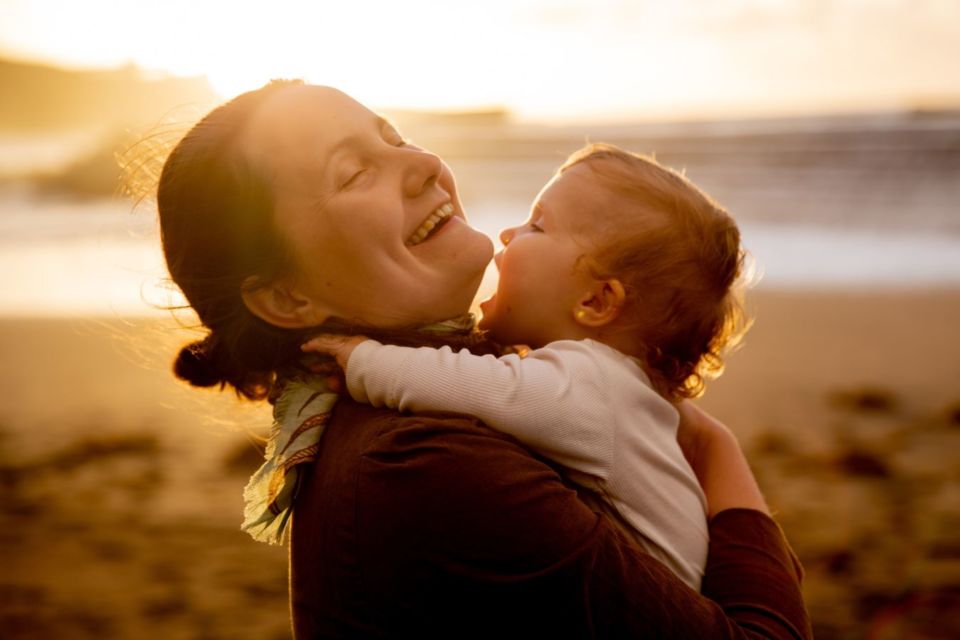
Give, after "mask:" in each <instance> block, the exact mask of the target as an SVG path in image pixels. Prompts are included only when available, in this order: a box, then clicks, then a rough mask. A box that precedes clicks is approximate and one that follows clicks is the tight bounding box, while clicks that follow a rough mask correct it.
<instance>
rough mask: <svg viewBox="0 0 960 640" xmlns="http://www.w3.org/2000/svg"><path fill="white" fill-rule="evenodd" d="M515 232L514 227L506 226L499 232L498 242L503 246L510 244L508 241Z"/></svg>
mask: <svg viewBox="0 0 960 640" xmlns="http://www.w3.org/2000/svg"><path fill="white" fill-rule="evenodd" d="M516 233H517V228H516V227H507V228H506V229H504V230H503V231H501V232H500V242H502V243H503V246H507V245H508V244H510V241H511V240H513V236H514V235H515V234H516Z"/></svg>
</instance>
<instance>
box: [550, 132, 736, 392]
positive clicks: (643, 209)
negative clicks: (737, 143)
mask: <svg viewBox="0 0 960 640" xmlns="http://www.w3.org/2000/svg"><path fill="white" fill-rule="evenodd" d="M579 164H585V165H586V166H587V167H589V168H590V170H591V171H592V172H593V174H594V176H595V177H596V179H597V180H598V181H599V183H600V184H601V185H602V186H603V187H604V188H606V189H609V190H610V192H611V193H613V194H614V195H615V196H617V199H618V201H619V202H621V203H622V205H621V206H618V207H617V210H616V211H608V212H603V213H604V214H605V215H603V216H602V219H603V220H604V221H606V222H605V223H604V226H603V228H601V229H599V230H598V231H599V233H598V236H599V238H600V246H597V247H595V250H593V251H591V252H590V255H589V256H586V257H585V258H586V259H585V263H586V266H587V268H589V269H591V270H592V271H593V275H594V276H596V277H598V278H611V277H613V278H617V279H618V280H620V281H621V282H622V283H623V285H624V288H625V289H626V293H627V305H628V307H627V309H626V310H627V312H628V313H630V314H631V317H632V319H633V321H634V322H635V330H636V331H638V332H639V337H640V342H641V344H643V345H644V347H643V353H641V354H639V355H640V357H641V360H642V361H643V362H644V363H645V365H646V370H647V374H648V375H649V376H650V379H651V382H652V384H653V386H654V388H655V389H656V390H657V391H658V392H659V393H660V394H661V395H663V396H664V397H666V398H669V399H671V400H680V399H683V398H694V397H697V396H699V395H701V394H702V393H703V391H704V383H705V379H707V378H715V377H717V376H719V375H720V374H721V373H722V372H723V356H724V354H725V353H727V352H728V351H729V350H730V349H731V348H732V347H734V346H735V345H736V344H737V343H738V342H739V341H740V339H741V338H742V336H743V334H744V333H745V332H746V330H747V329H748V328H749V325H750V321H749V319H748V318H747V315H746V313H745V312H744V308H743V304H742V293H743V282H742V280H743V275H744V273H743V272H744V262H745V259H746V254H745V252H744V251H743V249H742V248H741V246H740V231H739V229H737V225H736V223H735V222H734V220H733V218H732V217H731V216H730V215H729V214H728V213H727V212H726V211H725V210H724V209H723V208H722V207H721V206H720V205H718V204H717V203H716V202H714V201H713V200H712V199H711V198H710V197H709V196H707V195H706V194H705V193H703V192H702V191H700V189H698V188H697V187H696V186H694V185H693V184H692V183H691V182H690V181H689V180H687V179H686V178H685V177H684V176H682V175H680V174H679V173H677V172H676V171H673V170H671V169H669V168H667V167H664V166H662V165H660V164H659V163H657V162H656V161H655V160H654V159H652V158H648V157H645V156H641V155H637V154H634V153H630V152H628V151H624V150H623V149H620V148H618V147H615V146H613V145H607V144H591V145H588V146H586V147H584V148H582V149H580V150H579V151H576V152H574V153H573V154H572V155H571V156H570V157H569V158H568V159H567V160H566V162H564V164H563V165H562V166H561V167H560V169H559V173H563V172H564V171H566V170H567V169H569V168H571V167H573V166H575V165H579Z"/></svg>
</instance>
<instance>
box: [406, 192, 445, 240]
mask: <svg viewBox="0 0 960 640" xmlns="http://www.w3.org/2000/svg"><path fill="white" fill-rule="evenodd" d="M452 215H453V204H452V203H450V202H448V203H446V204H444V205H441V206H440V207H439V208H437V210H436V211H434V212H433V213H431V214H430V215H429V216H427V219H426V220H424V221H423V222H421V223H420V226H419V227H417V230H416V231H414V232H413V234H412V235H411V236H410V237H409V238H407V242H406V245H407V246H408V247H412V246H415V245H418V244H420V243H421V242H423V241H424V240H426V239H427V238H429V237H430V236H432V235H433V234H435V233H436V232H437V231H438V230H439V229H440V227H442V226H443V225H444V224H445V223H446V222H447V220H449V219H450V217H451V216H452Z"/></svg>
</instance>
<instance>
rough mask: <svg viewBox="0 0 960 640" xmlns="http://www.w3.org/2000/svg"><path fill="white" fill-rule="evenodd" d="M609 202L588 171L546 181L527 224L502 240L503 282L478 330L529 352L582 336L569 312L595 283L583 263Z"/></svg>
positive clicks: (577, 168) (484, 306) (578, 168)
mask: <svg viewBox="0 0 960 640" xmlns="http://www.w3.org/2000/svg"><path fill="white" fill-rule="evenodd" d="M608 201H611V196H610V195H609V194H608V193H607V192H606V191H605V190H604V189H603V188H602V187H601V186H600V185H599V184H598V183H597V180H596V179H595V178H594V176H593V174H592V172H591V170H590V168H589V167H587V166H586V165H585V164H578V165H574V166H572V167H570V168H569V169H567V170H566V171H564V172H563V173H562V174H560V175H558V176H555V177H554V178H553V179H552V180H551V181H550V182H548V183H547V185H546V186H545V187H544V188H543V190H542V191H541V192H540V194H539V195H538V196H537V199H536V200H535V201H534V203H533V207H532V208H531V210H530V217H529V218H528V219H527V221H526V222H524V223H523V224H522V225H520V226H517V227H510V228H508V229H504V230H503V231H502V232H501V233H500V240H501V241H502V242H503V244H504V245H505V246H504V249H503V250H502V251H500V252H499V253H497V254H496V255H495V256H494V261H495V263H496V265H497V269H498V270H499V272H500V280H499V283H498V286H497V291H496V293H495V294H494V295H493V296H492V297H491V298H489V299H488V300H486V301H484V302H482V303H481V305H480V308H481V310H482V311H483V319H482V320H481V321H480V327H481V328H482V329H487V330H489V331H490V332H491V335H492V337H493V338H494V339H495V340H497V341H499V342H501V343H503V344H526V345H529V346H531V347H533V348H537V347H542V346H543V345H545V344H547V343H548V342H553V341H555V340H563V339H576V338H578V337H580V336H579V333H578V325H577V323H576V322H575V319H574V316H573V313H574V308H575V307H576V305H577V303H578V302H580V301H581V299H582V298H583V296H584V295H586V292H587V291H588V290H589V286H590V284H591V283H592V282H593V277H592V276H591V274H590V272H589V270H588V269H586V268H585V267H584V265H583V264H582V263H581V261H580V258H581V257H582V256H587V255H589V254H590V252H591V251H593V250H594V248H595V247H596V246H597V243H596V239H597V236H598V229H599V228H600V225H599V224H598V223H599V222H600V220H599V219H598V217H599V216H600V215H602V212H603V211H604V210H609V209H608V208H607V207H608V206H609V205H612V202H608Z"/></svg>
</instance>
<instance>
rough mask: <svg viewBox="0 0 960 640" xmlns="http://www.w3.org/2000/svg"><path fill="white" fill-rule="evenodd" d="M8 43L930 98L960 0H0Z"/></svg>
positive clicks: (790, 98)
mask: <svg viewBox="0 0 960 640" xmlns="http://www.w3.org/2000/svg"><path fill="white" fill-rule="evenodd" d="M0 55H3V56H10V57H17V58H22V59H31V60H39V61H44V62H52V63H55V64H59V65H66V66H70V67H74V68H101V67H115V66H119V65H123V64H128V63H134V64H137V65H139V66H142V67H144V68H146V69H148V70H150V71H151V72H158V73H174V74H180V75H196V74H205V75H207V76H208V77H209V78H210V80H211V82H212V83H213V85H214V87H215V88H216V89H217V90H218V91H219V92H220V93H221V94H223V95H224V97H229V96H231V95H234V94H236V93H239V92H241V91H243V90H246V89H249V88H253V87H256V86H259V85H260V84H262V83H263V82H264V81H266V80H267V79H269V78H272V77H304V78H306V79H307V80H309V81H312V82H316V83H321V84H330V85H334V86H337V87H339V88H341V89H343V90H345V91H347V92H348V93H351V94H352V95H354V96H355V97H357V98H358V99H360V100H361V101H363V102H366V103H368V104H371V105H376V106H379V107H393V108H415V109H476V108H490V107H506V108H509V109H511V110H512V111H513V112H515V113H516V114H517V115H518V117H520V118H525V119H534V120H536V119H541V120H577V119H581V118H592V119H597V118H601V119H602V118H607V117H609V118H611V119H613V118H616V119H619V118H623V117H632V118H638V119H646V118H650V119H658V118H663V117H675V118H686V117H693V118H703V117H725V116H734V117H739V116H757V115H760V116H763V115H805V114H810V113H823V112H833V113H836V112H849V111H865V110H876V109H902V108H917V107H921V108H929V107H934V108H936V107H943V106H956V105H960V0H832V1H831V0H671V1H669V2H667V1H665V0H569V1H562V0H482V1H480V0H466V1H462V0H380V1H376V0H352V1H347V0H338V1H337V2H329V1H327V0H312V1H308V2H294V1H292V0H271V1H270V2H264V1H263V0H257V1H255V2H247V1H244V0H232V1H228V2H220V1H213V0H208V1H205V0H188V1H184V0H162V1H156V0H140V1H137V0H114V1H108V0H83V1H80V2H78V1H76V0H62V1H58V0H0Z"/></svg>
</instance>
